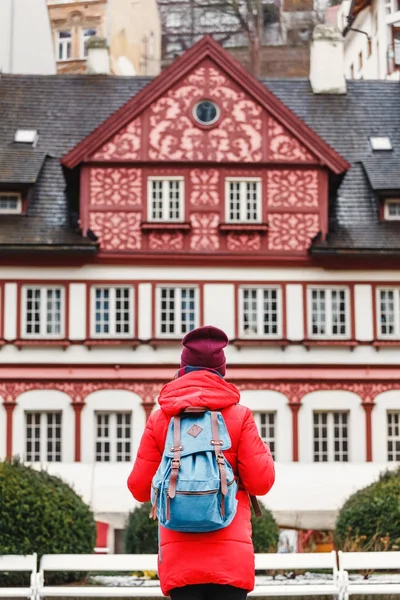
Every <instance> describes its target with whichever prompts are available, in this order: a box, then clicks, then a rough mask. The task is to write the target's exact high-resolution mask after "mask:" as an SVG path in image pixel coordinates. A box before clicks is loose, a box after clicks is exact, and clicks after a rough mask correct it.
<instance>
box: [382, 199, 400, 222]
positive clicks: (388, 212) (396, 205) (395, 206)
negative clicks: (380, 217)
mask: <svg viewBox="0 0 400 600" xmlns="http://www.w3.org/2000/svg"><path fill="white" fill-rule="evenodd" d="M384 214H385V219H386V220H387V221H400V198H389V199H387V200H385V212H384Z"/></svg>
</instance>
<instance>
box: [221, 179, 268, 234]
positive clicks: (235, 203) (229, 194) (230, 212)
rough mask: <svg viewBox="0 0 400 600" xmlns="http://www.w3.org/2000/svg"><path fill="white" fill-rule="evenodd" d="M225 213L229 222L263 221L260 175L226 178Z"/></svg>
mask: <svg viewBox="0 0 400 600" xmlns="http://www.w3.org/2000/svg"><path fill="white" fill-rule="evenodd" d="M225 214H226V221H227V222H228V223H260V222H261V179H260V178H259V177H249V178H246V179H240V178H237V177H229V178H227V179H226V180H225Z"/></svg>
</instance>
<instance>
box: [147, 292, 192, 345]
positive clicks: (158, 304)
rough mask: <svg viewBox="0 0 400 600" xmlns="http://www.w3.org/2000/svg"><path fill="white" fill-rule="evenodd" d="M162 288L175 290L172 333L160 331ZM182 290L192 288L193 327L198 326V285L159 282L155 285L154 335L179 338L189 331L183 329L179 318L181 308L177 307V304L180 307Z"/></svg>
mask: <svg viewBox="0 0 400 600" xmlns="http://www.w3.org/2000/svg"><path fill="white" fill-rule="evenodd" d="M163 289H173V290H175V310H174V323H175V331H174V333H169V332H166V333H162V331H161V325H162V321H161V301H162V298H161V291H162V290H163ZM182 290H194V302H195V308H194V314H195V318H194V328H196V327H199V322H200V319H199V317H200V290H199V287H198V286H197V285H192V284H190V283H188V284H187V285H173V284H160V285H157V287H156V307H155V310H156V311H157V313H156V328H157V331H156V335H157V337H158V338H170V339H174V338H178V339H179V338H181V337H182V336H184V335H186V333H188V332H189V330H188V331H183V330H182V329H183V323H182V320H181V308H179V309H178V308H177V307H178V304H179V306H180V307H181V303H182V295H181V293H182ZM177 292H178V296H179V298H177V297H176V295H177Z"/></svg>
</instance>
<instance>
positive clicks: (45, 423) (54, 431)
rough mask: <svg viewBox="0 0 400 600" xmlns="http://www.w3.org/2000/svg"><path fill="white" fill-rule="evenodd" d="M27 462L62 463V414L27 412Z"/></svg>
mask: <svg viewBox="0 0 400 600" xmlns="http://www.w3.org/2000/svg"><path fill="white" fill-rule="evenodd" d="M25 460H26V461H27V462H61V460H62V413H61V412H31V411H29V412H28V411H27V412H25Z"/></svg>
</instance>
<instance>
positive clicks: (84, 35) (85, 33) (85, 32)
mask: <svg viewBox="0 0 400 600" xmlns="http://www.w3.org/2000/svg"><path fill="white" fill-rule="evenodd" d="M96 35H97V31H96V29H82V31H81V57H82V58H87V55H88V50H87V47H86V43H87V42H88V41H89V40H90V38H92V37H95V36H96Z"/></svg>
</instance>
